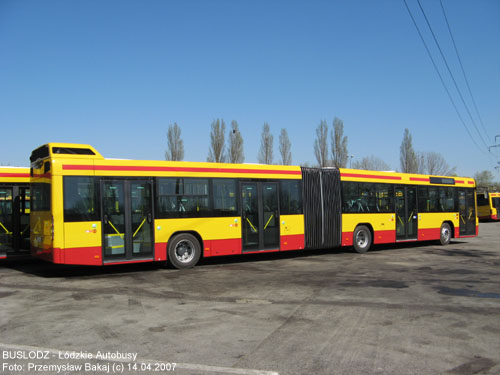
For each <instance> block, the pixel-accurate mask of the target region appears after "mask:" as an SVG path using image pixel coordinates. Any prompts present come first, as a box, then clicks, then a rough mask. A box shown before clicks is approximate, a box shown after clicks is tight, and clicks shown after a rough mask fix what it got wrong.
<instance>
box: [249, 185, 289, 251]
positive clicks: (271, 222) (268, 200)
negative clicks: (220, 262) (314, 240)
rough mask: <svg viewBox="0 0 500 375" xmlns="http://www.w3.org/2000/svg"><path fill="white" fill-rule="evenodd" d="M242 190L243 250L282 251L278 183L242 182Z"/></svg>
mask: <svg viewBox="0 0 500 375" xmlns="http://www.w3.org/2000/svg"><path fill="white" fill-rule="evenodd" d="M240 193H241V194H240V197H241V210H242V212H241V239H242V249H243V252H247V251H260V250H279V248H280V228H279V201H278V184H277V183H276V182H242V183H241V185H240Z"/></svg>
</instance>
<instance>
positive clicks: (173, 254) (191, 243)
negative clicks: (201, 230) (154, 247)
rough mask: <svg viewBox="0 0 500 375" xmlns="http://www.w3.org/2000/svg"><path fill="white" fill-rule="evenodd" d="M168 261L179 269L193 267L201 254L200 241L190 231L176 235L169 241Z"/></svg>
mask: <svg viewBox="0 0 500 375" xmlns="http://www.w3.org/2000/svg"><path fill="white" fill-rule="evenodd" d="M167 253H168V261H169V262H170V264H171V265H172V266H173V267H175V268H177V269H186V268H192V267H194V266H195V265H196V263H198V260H200V256H201V246H200V242H199V241H198V240H197V239H196V237H195V236H193V235H192V234H189V233H180V234H177V235H175V236H174V237H173V238H172V239H171V240H170V241H169V243H168V250H167Z"/></svg>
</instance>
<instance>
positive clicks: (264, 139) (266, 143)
mask: <svg viewBox="0 0 500 375" xmlns="http://www.w3.org/2000/svg"><path fill="white" fill-rule="evenodd" d="M273 140H274V137H273V135H272V134H271V132H270V128H269V124H268V123H267V122H265V123H264V126H263V127H262V136H261V140H260V150H259V155H258V158H257V159H258V160H259V163H261V164H272V163H273Z"/></svg>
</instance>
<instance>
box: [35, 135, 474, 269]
mask: <svg viewBox="0 0 500 375" xmlns="http://www.w3.org/2000/svg"><path fill="white" fill-rule="evenodd" d="M31 163H32V164H31V175H32V180H31V181H32V201H33V203H32V213H31V227H32V231H31V249H32V255H33V256H36V257H40V258H42V259H45V260H48V261H51V262H54V263H63V264H80V265H112V264H122V263H129V262H152V261H157V262H166V261H168V262H169V263H170V264H171V265H173V266H174V267H176V268H188V267H192V266H194V265H195V264H196V263H197V262H198V260H199V259H200V258H201V257H212V256H219V255H232V254H250V253H257V252H278V251H288V250H304V249H321V248H334V247H339V246H353V247H354V249H355V250H356V251H358V252H361V253H363V252H366V251H367V250H369V248H370V247H371V245H372V244H382V243H396V242H399V241H422V240H437V241H440V242H441V243H442V244H447V243H448V242H450V240H451V239H452V238H459V237H472V236H476V235H477V228H478V226H477V225H478V223H477V216H476V204H475V202H476V195H475V194H476V192H475V182H474V180H473V179H471V178H461V177H453V178H452V177H438V176H426V175H412V174H401V173H391V172H375V171H361V170H352V169H336V168H323V169H319V168H301V167H296V166H278V165H251V164H216V163H195V162H171V161H138V160H115V159H105V158H103V157H102V156H101V155H100V154H99V152H97V151H96V150H95V149H94V148H93V147H91V146H88V145H79V144H66V143H64V144H63V143H49V144H46V145H44V146H41V147H39V148H38V149H36V150H34V151H33V153H32V155H31Z"/></svg>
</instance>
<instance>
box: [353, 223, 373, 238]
mask: <svg viewBox="0 0 500 375" xmlns="http://www.w3.org/2000/svg"><path fill="white" fill-rule="evenodd" d="M361 225H364V226H365V227H367V228H368V229H369V230H370V233H371V234H372V242H373V238H375V237H374V235H375V232H374V231H373V226H372V225H371V224H370V223H357V224H356V226H355V227H354V231H353V233H354V232H355V231H356V228H357V227H359V226H361Z"/></svg>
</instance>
